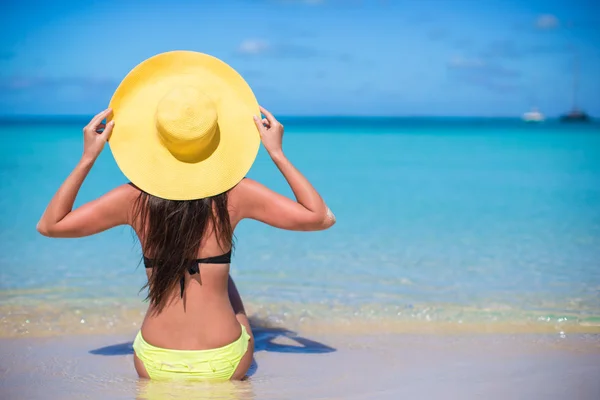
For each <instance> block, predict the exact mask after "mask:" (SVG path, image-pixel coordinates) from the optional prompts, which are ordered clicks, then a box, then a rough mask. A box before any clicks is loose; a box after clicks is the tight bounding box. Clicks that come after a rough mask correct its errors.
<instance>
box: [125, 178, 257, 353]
mask: <svg viewBox="0 0 600 400" xmlns="http://www.w3.org/2000/svg"><path fill="white" fill-rule="evenodd" d="M245 184H246V182H243V183H240V185H241V186H244V185H245ZM127 186H128V190H130V191H132V194H131V198H135V199H137V198H138V197H139V195H140V194H141V191H140V190H139V189H138V188H136V187H134V186H131V185H127ZM238 193H239V190H236V188H234V189H232V190H230V191H229V192H228V193H227V204H228V205H229V207H227V209H228V210H227V213H228V216H229V221H230V224H231V228H232V230H233V229H235V227H236V226H237V224H238V222H239V221H240V218H241V215H240V214H239V212H238V213H236V210H239V209H240V208H238V207H235V206H232V205H235V204H239V203H240V202H241V201H243V199H238V198H237V197H238ZM135 205H136V203H135V202H130V204H129V207H131V208H132V209H134V208H135ZM213 213H216V210H213ZM132 225H133V228H134V230H135V232H136V234H137V236H138V238H139V240H140V243H144V242H145V236H146V235H145V229H144V227H143V226H140V224H139V223H135V221H133V223H132ZM218 236H219V235H218V234H217V229H215V226H214V223H213V222H212V220H211V221H208V223H207V225H206V226H205V228H204V232H203V234H202V242H201V244H200V246H199V248H198V252H197V254H196V257H195V260H193V261H192V260H190V262H191V263H195V264H196V265H197V266H198V269H197V273H193V274H190V273H189V272H187V273H185V276H184V280H183V281H182V282H183V284H182V286H181V288H180V287H179V286H177V287H173V288H172V289H171V291H170V294H169V296H168V299H167V301H166V302H165V304H164V306H163V308H162V310H160V312H158V310H157V308H156V307H154V306H152V305H151V306H150V308H149V310H148V313H147V314H146V317H145V319H144V322H143V325H142V334H143V336H144V338H145V339H146V340H147V341H148V342H149V343H152V344H153V345H155V346H158V347H165V348H170V349H180V350H189V349H195V350H204V349H212V348H217V347H221V346H224V345H226V344H228V343H231V342H233V341H234V340H235V339H237V338H238V337H239V336H240V322H239V321H238V319H237V318H236V313H235V310H234V309H233V307H232V304H231V301H230V298H229V285H230V278H229V271H230V263H228V262H227V263H222V262H219V258H222V256H223V255H228V254H230V253H231V251H232V248H231V246H229V247H228V248H222V245H221V244H220V242H219V237H218ZM226 239H227V241H229V242H232V239H233V238H231V237H229V238H226ZM142 251H143V254H144V256H145V257H146V258H148V259H150V260H148V261H149V262H152V261H154V260H152V255H151V254H149V253H147V252H146V249H142ZM225 258H228V257H225ZM211 259H212V260H211ZM214 259H216V260H217V262H215V261H214ZM198 260H206V261H209V262H208V263H205V262H196V261H198ZM146 267H149V266H148V265H146ZM167 267H168V266H167ZM194 272H195V271H194ZM152 273H153V268H146V274H147V276H148V279H149V280H150V279H151V277H152Z"/></svg>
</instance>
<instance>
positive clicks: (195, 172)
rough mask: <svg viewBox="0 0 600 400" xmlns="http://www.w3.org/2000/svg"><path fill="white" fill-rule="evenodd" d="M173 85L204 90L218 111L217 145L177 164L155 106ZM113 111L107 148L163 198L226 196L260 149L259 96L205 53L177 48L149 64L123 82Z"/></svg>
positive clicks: (113, 101)
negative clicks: (200, 156)
mask: <svg viewBox="0 0 600 400" xmlns="http://www.w3.org/2000/svg"><path fill="white" fill-rule="evenodd" d="M176 85H193V86H196V87H199V88H201V89H202V91H203V92H204V93H205V94H207V95H208V96H209V97H210V98H211V99H212V101H213V102H214V104H215V106H216V110H217V115H218V127H219V129H218V137H217V138H216V139H215V140H216V141H217V142H216V145H215V147H214V151H212V153H210V155H208V156H207V157H206V158H204V159H203V160H201V161H198V162H193V163H189V162H182V161H181V160H179V159H177V158H176V157H175V156H173V155H172V154H171V153H170V152H169V151H168V150H167V148H166V147H165V146H163V144H162V142H161V140H160V138H159V136H158V133H157V129H156V126H155V115H154V113H155V110H156V107H157V105H158V102H159V101H160V100H161V99H162V98H163V96H165V94H166V93H167V92H168V91H169V90H170V89H171V88H172V87H174V86H176ZM110 107H111V108H112V110H113V115H112V119H113V120H114V121H115V127H114V129H113V132H112V134H111V138H110V140H109V145H110V148H111V151H112V153H113V156H114V158H115V161H116V162H117V165H118V166H119V168H120V169H121V171H122V172H123V174H124V175H125V176H126V177H127V178H128V179H129V180H130V181H131V182H132V183H133V184H135V185H136V186H137V187H139V188H140V189H141V190H143V191H145V192H147V193H149V194H151V195H153V196H157V197H160V198H164V199H170V200H193V199H201V198H205V197H210V196H215V195H218V194H221V193H223V192H226V191H227V190H229V189H231V188H232V187H234V186H235V185H236V184H238V183H239V182H240V181H241V180H242V179H243V178H244V176H245V175H246V174H247V173H248V171H249V170H250V167H251V166H252V164H253V162H254V160H255V159H256V155H257V153H258V149H259V147H260V135H259V133H258V129H257V128H256V125H255V123H254V120H253V118H252V117H253V116H254V115H260V110H259V106H258V103H257V101H256V98H255V96H254V93H252V90H251V89H250V86H248V84H247V83H246V81H244V79H243V78H242V77H241V76H240V75H239V74H238V73H237V72H236V71H235V70H234V69H233V68H231V67H230V66H229V65H227V64H225V63H224V62H222V61H221V60H219V59H217V58H214V57H212V56H209V55H207V54H202V53H197V52H192V51H172V52H167V53H162V54H158V55H156V56H154V57H152V58H149V59H147V60H145V61H144V62H142V63H141V64H139V65H138V66H136V67H135V68H134V69H133V70H132V71H131V72H130V73H129V74H128V75H127V76H126V77H125V78H124V79H123V81H122V82H121V84H120V85H119V87H118V88H117V90H116V91H115V93H114V95H113V97H112V99H111V101H110Z"/></svg>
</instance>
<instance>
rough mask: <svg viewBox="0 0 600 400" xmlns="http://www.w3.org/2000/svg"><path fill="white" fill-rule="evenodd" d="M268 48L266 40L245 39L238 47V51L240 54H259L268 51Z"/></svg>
mask: <svg viewBox="0 0 600 400" xmlns="http://www.w3.org/2000/svg"><path fill="white" fill-rule="evenodd" d="M269 48H270V46H269V43H268V42H267V41H266V40H261V39H246V40H244V41H243V42H242V43H240V46H239V47H238V51H239V52H240V53H242V54H261V53H264V52H266V51H268V50H269Z"/></svg>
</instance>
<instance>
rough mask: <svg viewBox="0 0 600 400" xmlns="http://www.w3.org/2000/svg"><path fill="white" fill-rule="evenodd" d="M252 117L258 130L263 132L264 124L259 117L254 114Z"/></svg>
mask: <svg viewBox="0 0 600 400" xmlns="http://www.w3.org/2000/svg"><path fill="white" fill-rule="evenodd" d="M253 118H254V123H255V124H256V127H257V128H258V132H260V133H263V130H264V129H265V126H264V125H263V123H262V121H261V119H260V118H258V117H257V116H256V115H255V116H254V117H253Z"/></svg>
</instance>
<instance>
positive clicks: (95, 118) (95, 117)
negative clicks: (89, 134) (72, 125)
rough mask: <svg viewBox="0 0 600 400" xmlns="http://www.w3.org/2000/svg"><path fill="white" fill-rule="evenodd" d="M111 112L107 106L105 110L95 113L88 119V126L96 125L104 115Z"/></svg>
mask: <svg viewBox="0 0 600 400" xmlns="http://www.w3.org/2000/svg"><path fill="white" fill-rule="evenodd" d="M111 112H112V109H110V108H107V109H106V110H104V111H102V112H99V113H98V114H96V115H95V116H94V118H92V120H91V121H90V124H89V125H88V126H93V127H96V126H97V125H98V124H99V123H101V122H102V120H103V119H104V118H106V117H108V115H109V114H110V113H111Z"/></svg>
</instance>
